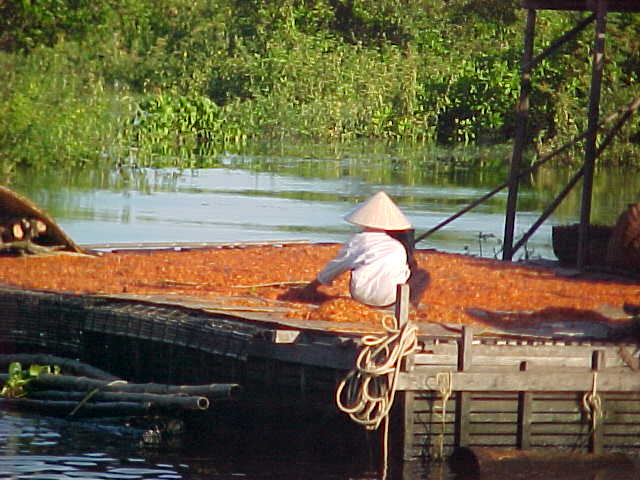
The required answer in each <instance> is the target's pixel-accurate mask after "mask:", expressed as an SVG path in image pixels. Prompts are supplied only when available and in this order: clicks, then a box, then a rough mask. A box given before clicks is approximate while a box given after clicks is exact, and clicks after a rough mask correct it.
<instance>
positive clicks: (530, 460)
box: [449, 447, 635, 480]
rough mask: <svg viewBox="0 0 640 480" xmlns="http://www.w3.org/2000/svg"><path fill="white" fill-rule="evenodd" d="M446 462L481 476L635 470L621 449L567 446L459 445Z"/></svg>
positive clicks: (559, 475)
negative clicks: (590, 451)
mask: <svg viewBox="0 0 640 480" xmlns="http://www.w3.org/2000/svg"><path fill="white" fill-rule="evenodd" d="M449 462H450V465H451V470H453V471H454V472H455V473H457V474H460V475H471V476H478V475H479V476H481V477H482V478H484V477H485V476H487V477H491V478H494V477H495V478H510V477H514V476H516V477H518V478H519V477H520V474H523V473H526V472H545V475H546V478H563V479H567V480H568V479H583V478H592V475H593V474H594V472H597V471H599V470H605V471H608V470H607V469H611V471H612V472H616V473H619V472H620V471H625V472H635V466H634V463H633V461H632V460H631V459H630V458H629V457H628V456H626V455H624V454H622V453H610V454H600V455H596V454H586V453H578V452H571V451H568V450H567V451H565V452H563V451H561V450H556V451H555V452H549V451H548V450H545V451H542V450H513V449H502V448H478V447H476V448H466V447H461V448H458V449H456V450H455V451H454V452H453V454H452V455H451V457H450V458H449ZM523 478H524V477H523ZM629 478H631V477H629Z"/></svg>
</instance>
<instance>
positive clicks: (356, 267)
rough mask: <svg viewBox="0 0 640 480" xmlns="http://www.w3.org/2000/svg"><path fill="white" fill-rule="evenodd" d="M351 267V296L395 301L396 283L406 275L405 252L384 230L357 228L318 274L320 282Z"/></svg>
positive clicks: (370, 300) (328, 281)
mask: <svg viewBox="0 0 640 480" xmlns="http://www.w3.org/2000/svg"><path fill="white" fill-rule="evenodd" d="M347 270H351V283H350V291H351V296H352V297H353V298H354V299H356V300H358V301H359V302H362V303H366V304H367V305H373V306H378V307H381V306H386V305H391V304H392V303H394V302H395V301H396V289H397V286H398V284H402V283H405V282H406V281H407V279H408V278H409V274H410V271H409V266H408V265H407V252H406V250H405V249H404V247H403V246H402V244H401V243H400V242H399V241H398V240H396V239H394V238H392V237H390V236H389V235H387V234H386V233H384V232H367V231H364V232H360V233H357V234H355V235H354V236H353V237H351V239H349V241H348V242H347V243H345V244H344V245H343V246H342V248H341V249H340V252H338V254H337V255H336V257H335V258H334V259H333V260H331V261H330V262H329V263H327V265H326V266H325V267H324V269H323V270H322V271H321V272H320V273H319V274H318V276H317V279H318V281H319V282H320V283H321V284H323V285H330V284H331V282H332V281H333V279H334V278H336V277H337V276H338V275H340V274H341V273H343V272H346V271H347Z"/></svg>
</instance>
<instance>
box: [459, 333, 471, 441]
mask: <svg viewBox="0 0 640 480" xmlns="http://www.w3.org/2000/svg"><path fill="white" fill-rule="evenodd" d="M472 343H473V330H472V329H471V328H470V327H467V326H465V327H462V338H461V344H460V350H459V351H458V370H459V371H461V372H464V371H465V370H468V369H469V368H470V367H471V362H472V358H473V357H472V351H471V345H472ZM470 413H471V393H470V392H461V391H459V392H457V394H456V446H458V447H466V446H468V445H469V443H470V439H469V435H470V431H469V430H470V423H471V417H470Z"/></svg>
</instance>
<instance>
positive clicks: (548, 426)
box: [530, 422, 589, 442]
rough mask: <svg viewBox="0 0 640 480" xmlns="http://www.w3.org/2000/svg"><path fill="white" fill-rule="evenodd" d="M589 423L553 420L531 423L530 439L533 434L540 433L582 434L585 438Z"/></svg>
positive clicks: (537, 434)
mask: <svg viewBox="0 0 640 480" xmlns="http://www.w3.org/2000/svg"><path fill="white" fill-rule="evenodd" d="M588 434H589V425H587V423H585V422H577V423H576V422H571V423H565V422H554V423H533V424H532V425H531V436H530V441H531V442H533V440H531V439H533V438H534V437H535V436H540V435H569V436H576V435H584V436H585V438H587V435H588Z"/></svg>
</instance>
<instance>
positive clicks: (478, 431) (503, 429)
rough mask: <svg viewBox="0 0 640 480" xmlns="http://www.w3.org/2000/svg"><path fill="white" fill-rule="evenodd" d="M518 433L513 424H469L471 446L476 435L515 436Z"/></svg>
mask: <svg viewBox="0 0 640 480" xmlns="http://www.w3.org/2000/svg"><path fill="white" fill-rule="evenodd" d="M516 433H517V425H516V423H515V422H511V423H495V422H479V423H470V424H469V444H470V443H471V441H472V439H473V437H474V436H475V435H504V434H509V435H513V436H514V438H515V436H516Z"/></svg>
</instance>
